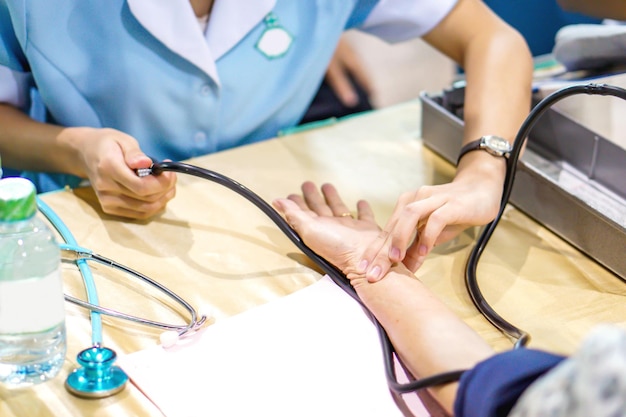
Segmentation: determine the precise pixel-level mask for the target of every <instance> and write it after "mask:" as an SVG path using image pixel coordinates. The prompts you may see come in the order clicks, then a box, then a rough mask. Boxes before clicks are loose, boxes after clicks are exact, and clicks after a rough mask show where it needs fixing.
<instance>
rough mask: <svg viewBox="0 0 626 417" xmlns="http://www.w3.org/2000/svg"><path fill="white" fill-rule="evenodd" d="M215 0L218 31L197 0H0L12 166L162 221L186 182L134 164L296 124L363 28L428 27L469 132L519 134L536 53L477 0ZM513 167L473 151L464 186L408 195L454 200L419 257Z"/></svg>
mask: <svg viewBox="0 0 626 417" xmlns="http://www.w3.org/2000/svg"><path fill="white" fill-rule="evenodd" d="M204 1H205V4H206V5H210V4H211V3H212V6H211V7H212V9H211V10H210V17H209V18H208V24H206V27H204V25H203V24H202V22H200V23H199V21H198V17H201V14H198V13H197V12H194V9H193V8H192V5H191V4H190V2H189V1H188V0H150V1H146V0H107V1H103V2H85V1H82V0H58V1H48V0H30V1H25V0H0V126H2V128H1V129H0V154H2V159H3V162H4V164H5V166H6V167H8V168H16V169H20V170H23V171H29V172H28V173H27V175H28V176H29V177H30V178H33V179H34V180H35V181H36V183H37V185H38V186H39V190H41V191H45V190H50V189H53V188H59V187H63V186H66V185H69V186H76V185H77V184H78V183H79V182H80V181H81V180H85V179H87V180H89V181H90V183H91V185H92V187H93V188H94V190H95V192H96V195H97V196H98V200H99V202H100V204H101V206H102V209H103V210H104V211H105V212H106V213H109V214H114V215H119V216H124V217H129V218H146V217H150V216H152V215H154V214H155V213H157V212H159V211H160V210H162V209H163V208H164V207H165V205H166V204H167V201H169V200H170V199H171V198H173V197H174V194H175V183H176V178H175V175H174V174H173V173H164V174H163V175H160V176H157V177H154V176H149V177H144V178H138V177H137V176H136V175H135V174H134V170H135V169H137V168H145V167H148V166H149V165H150V163H151V161H150V158H149V157H152V158H155V159H157V160H163V159H172V160H183V159H187V158H191V157H194V156H199V155H204V154H208V153H212V152H217V151H221V150H224V149H228V148H232V147H235V146H240V145H245V144H249V143H253V142H256V141H260V140H264V139H268V138H271V137H273V136H275V135H276V134H277V132H278V131H279V130H281V129H285V128H288V127H291V126H294V125H296V124H297V123H298V122H299V121H300V119H301V117H302V116H303V114H304V113H305V111H306V109H307V108H308V106H309V104H310V102H311V101H312V99H313V97H314V95H315V93H316V91H317V90H318V87H319V85H320V83H321V81H322V79H323V77H324V74H325V71H326V69H327V66H328V63H329V61H330V59H331V57H332V55H333V52H334V50H335V47H336V45H337V42H338V40H339V37H340V36H341V34H342V32H344V31H345V30H347V29H351V28H355V29H359V30H362V31H366V32H369V33H371V34H373V35H375V36H378V37H380V38H381V39H384V40H386V41H388V42H399V41H403V40H406V39H410V38H415V37H423V38H424V40H425V41H427V42H428V43H430V44H431V45H432V46H434V47H435V48H437V49H439V50H440V51H442V52H443V53H444V54H446V55H448V56H449V57H450V58H452V59H454V60H455V61H457V62H458V63H459V64H460V65H462V66H463V68H464V70H465V73H466V74H467V81H468V87H467V90H466V92H467V94H466V106H465V116H466V118H465V121H466V125H465V138H464V142H465V143H469V142H470V141H472V140H475V139H476V138H478V137H480V136H483V135H486V134H491V135H499V136H502V137H504V138H507V139H509V140H510V139H512V138H513V137H514V136H515V133H516V130H517V128H518V126H519V125H520V124H521V121H522V120H523V118H524V117H525V115H526V114H527V112H528V109H529V104H530V81H531V75H532V61H531V59H530V58H531V57H530V54H529V53H528V50H527V47H526V45H525V43H524V41H523V38H521V36H519V34H518V33H516V32H515V31H514V30H512V29H511V28H510V27H509V26H508V25H506V24H505V23H504V22H502V21H501V20H500V19H499V18H498V17H497V16H495V14H493V13H491V12H490V11H489V10H488V9H487V7H486V6H485V5H484V4H483V2H482V1H480V0H216V1H214V2H209V1H208V0H204ZM196 14H198V16H196ZM29 116H32V117H29ZM34 119H37V120H39V121H42V122H45V123H36V122H35V121H34ZM479 154H480V155H479ZM35 171H39V172H35ZM44 172H46V173H62V174H65V175H49V174H44ZM67 174H72V175H67ZM503 179H504V164H503V163H502V162H501V161H500V160H495V158H493V157H492V156H490V155H488V154H486V153H484V152H470V153H469V154H467V156H464V157H463V158H462V160H461V163H460V164H459V169H458V170H457V175H456V176H455V179H454V181H453V182H451V183H450V184H445V185H442V186H438V187H430V188H429V190H428V192H427V193H424V192H419V191H418V192H413V193H412V194H411V196H410V198H408V199H407V198H404V200H403V201H402V202H401V203H399V204H400V205H399V206H398V210H401V209H402V205H406V204H414V203H416V204H418V205H420V207H421V206H422V205H423V209H422V208H418V209H417V210H414V209H411V211H412V212H413V213H422V214H424V215H425V216H430V217H431V218H433V216H432V214H433V213H434V211H436V210H440V211H441V213H439V214H441V215H440V216H435V217H436V218H437V222H436V223H434V222H430V223H429V224H431V223H432V224H435V226H434V227H433V228H432V230H433V231H430V229H427V233H423V234H421V235H420V236H422V237H424V238H428V239H429V240H427V241H424V242H422V243H423V244H424V245H425V246H424V248H425V249H424V250H421V249H420V254H421V253H423V252H428V251H429V250H430V248H432V246H433V245H434V244H435V243H436V240H435V238H436V237H437V236H438V235H437V236H435V235H436V234H437V231H438V232H439V233H440V234H441V235H443V236H446V237H448V238H449V237H452V236H453V235H454V234H455V233H458V232H459V231H460V230H462V229H463V228H465V227H468V226H470V225H475V224H485V223H487V222H488V221H489V220H491V219H492V218H493V216H495V213H496V212H497V208H498V207H499V201H500V196H501V192H502V188H501V186H502V181H503ZM433 196H436V197H437V198H431V197H433ZM422 200H423V201H422ZM418 220H419V219H413V218H411V219H410V221H409V222H408V223H411V222H413V223H415V224H404V225H403V226H402V228H401V229H402V230H401V232H402V234H403V235H407V236H408V235H413V234H414V230H415V226H416V225H417V221H418ZM420 224H424V222H420ZM449 225H451V226H453V228H452V230H453V231H452V233H450V230H448V229H447V226H449ZM389 232H390V236H394V233H396V232H397V231H394V230H391V229H390V230H389ZM433 233H435V235H433ZM403 251H404V248H401V253H403ZM420 256H421V255H420ZM418 258H419V257H418ZM419 259H421V258H419ZM383 269H384V268H383Z"/></svg>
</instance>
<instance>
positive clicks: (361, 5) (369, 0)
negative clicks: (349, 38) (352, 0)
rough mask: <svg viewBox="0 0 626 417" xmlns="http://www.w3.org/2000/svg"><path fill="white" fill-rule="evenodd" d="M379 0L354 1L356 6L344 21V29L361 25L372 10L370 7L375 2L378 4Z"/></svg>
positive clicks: (372, 6)
mask: <svg viewBox="0 0 626 417" xmlns="http://www.w3.org/2000/svg"><path fill="white" fill-rule="evenodd" d="M378 1H379V0H359V1H357V2H356V6H355V7H354V11H353V12H352V15H351V16H350V19H348V22H347V23H346V27H345V30H348V29H352V28H355V27H358V26H361V25H362V24H363V22H365V19H367V16H369V14H370V13H371V12H372V9H373V8H374V6H376V4H378Z"/></svg>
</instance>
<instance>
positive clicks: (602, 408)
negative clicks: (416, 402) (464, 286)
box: [273, 182, 626, 417]
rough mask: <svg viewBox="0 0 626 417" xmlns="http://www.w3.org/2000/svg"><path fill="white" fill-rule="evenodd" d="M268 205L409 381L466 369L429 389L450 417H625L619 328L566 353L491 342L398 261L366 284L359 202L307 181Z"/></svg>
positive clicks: (366, 219) (363, 207)
mask: <svg viewBox="0 0 626 417" xmlns="http://www.w3.org/2000/svg"><path fill="white" fill-rule="evenodd" d="M273 205H274V207H275V208H276V209H277V210H278V211H279V212H281V213H282V214H283V216H284V217H285V219H286V220H287V222H288V223H289V224H290V225H291V226H292V227H293V228H294V229H295V230H296V231H297V232H298V234H299V235H300V237H301V238H302V239H303V241H304V243H305V244H306V245H307V246H308V247H309V248H311V249H312V250H313V251H314V252H316V253H317V254H318V255H320V256H322V257H323V258H325V259H326V260H328V261H329V262H331V263H332V264H333V265H334V266H335V267H337V268H338V269H339V270H341V271H342V272H343V273H344V274H345V275H346V277H347V278H348V279H349V280H350V284H351V285H352V286H353V287H354V289H355V291H356V293H357V295H358V297H359V298H360V300H361V301H362V302H363V304H364V305H365V306H366V307H367V308H368V309H369V310H370V311H371V312H372V314H373V315H374V316H375V317H376V319H377V320H378V321H379V322H380V324H381V325H382V326H383V328H384V329H385V331H386V332H387V334H388V336H389V338H390V340H391V342H392V343H393V345H394V347H395V350H396V352H397V354H398V355H399V357H400V359H401V361H402V362H403V364H404V365H405V366H406V367H407V368H408V370H409V371H410V372H411V374H412V375H414V376H415V377H417V378H420V377H427V376H432V375H435V374H439V373H443V372H450V371H456V370H466V371H465V372H464V373H463V375H462V377H461V379H460V381H459V382H458V383H450V384H445V385H442V386H436V387H432V388H429V390H430V391H431V393H432V394H433V397H434V398H435V399H436V400H437V401H438V402H439V404H440V405H441V406H442V407H443V408H444V409H445V410H446V411H447V412H448V413H450V414H453V415H454V416H455V417H506V416H509V417H590V416H593V417H618V416H626V332H625V331H624V330H623V329H618V328H615V327H612V326H606V327H605V326H602V327H599V328H597V329H596V330H594V331H593V332H592V333H591V334H590V335H589V337H588V339H587V340H586V341H585V342H584V343H583V344H582V346H581V348H580V349H579V351H578V352H577V353H575V354H574V355H572V356H571V357H569V358H565V357H563V356H561V355H555V354H552V353H549V352H544V351H539V350H534V349H529V348H519V349H515V350H510V351H507V352H503V353H495V352H494V351H493V349H492V348H491V347H490V346H489V345H488V344H487V343H486V342H485V341H484V340H483V339H481V338H480V337H479V335H478V334H477V333H476V332H474V331H473V330H472V329H471V328H470V327H469V326H467V325H466V324H465V322H463V321H462V320H461V319H460V318H459V317H458V316H456V315H455V314H454V313H453V312H452V310H451V309H450V308H448V307H447V306H446V305H445V304H444V303H443V302H442V301H441V300H439V299H438V298H437V297H436V295H434V294H433V293H432V292H431V291H430V290H429V289H428V288H427V287H426V286H425V285H423V284H422V283H421V282H420V280H419V279H417V278H416V277H415V275H414V274H413V273H412V272H411V270H410V269H409V268H407V267H406V266H405V265H404V264H403V263H402V262H399V263H397V264H394V265H393V267H392V268H391V269H390V270H389V271H388V272H386V274H385V276H384V279H382V280H380V281H376V282H370V281H369V280H368V279H367V277H366V276H365V275H364V274H363V273H362V272H359V268H358V263H359V262H360V259H361V257H362V253H363V251H364V250H365V249H366V247H367V244H368V243H369V242H371V241H372V240H374V239H376V237H377V236H378V234H379V233H380V230H381V229H380V227H379V226H378V225H377V223H376V221H375V218H374V214H373V212H372V210H371V208H370V206H369V204H368V203H367V202H365V201H359V202H358V203H357V218H356V219H355V218H352V217H350V216H345V215H344V214H345V213H350V212H351V211H350V209H349V208H348V207H347V206H346V205H345V204H344V203H343V201H342V200H341V198H340V197H339V194H338V193H337V190H336V189H335V188H334V187H333V186H332V185H330V184H325V185H323V186H322V187H321V193H320V191H318V189H317V187H316V186H315V184H313V183H311V182H305V183H304V184H303V185H302V195H297V194H293V195H290V196H288V198H279V199H276V200H274V202H273Z"/></svg>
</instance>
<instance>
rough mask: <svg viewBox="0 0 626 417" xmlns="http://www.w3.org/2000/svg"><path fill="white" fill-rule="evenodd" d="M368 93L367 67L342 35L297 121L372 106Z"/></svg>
mask: <svg viewBox="0 0 626 417" xmlns="http://www.w3.org/2000/svg"><path fill="white" fill-rule="evenodd" d="M371 94H372V81H371V79H370V77H369V75H368V73H367V70H366V68H365V67H364V66H363V63H362V62H361V61H360V59H359V57H358V56H357V54H356V52H355V51H354V49H353V47H352V45H351V44H350V42H349V41H348V40H347V39H346V37H345V35H344V36H342V37H341V38H340V39H339V43H338V44H337V49H336V50H335V53H334V54H333V57H332V59H331V60H330V63H329V64H328V69H327V70H326V75H325V76H324V81H323V82H322V85H321V86H320V88H319V89H318V90H317V93H316V94H315V97H314V98H313V102H312V103H311V105H310V106H309V108H308V109H307V111H306V113H305V114H304V116H303V117H302V119H301V120H300V124H305V123H311V122H316V121H319V120H325V119H329V118H339V117H344V116H348V115H351V114H355V113H361V112H365V111H369V110H373V107H372V103H371V101H370V96H371Z"/></svg>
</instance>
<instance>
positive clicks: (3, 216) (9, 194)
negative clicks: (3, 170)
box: [0, 177, 37, 222]
mask: <svg viewBox="0 0 626 417" xmlns="http://www.w3.org/2000/svg"><path fill="white" fill-rule="evenodd" d="M36 193H37V191H36V190H35V185H34V184H33V183H32V182H30V181H29V180H27V179H26V178H19V177H16V178H3V179H0V221H3V222H14V221H20V220H26V219H30V218H31V217H33V216H34V215H35V213H36V212H37V200H36V197H35V195H36Z"/></svg>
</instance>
